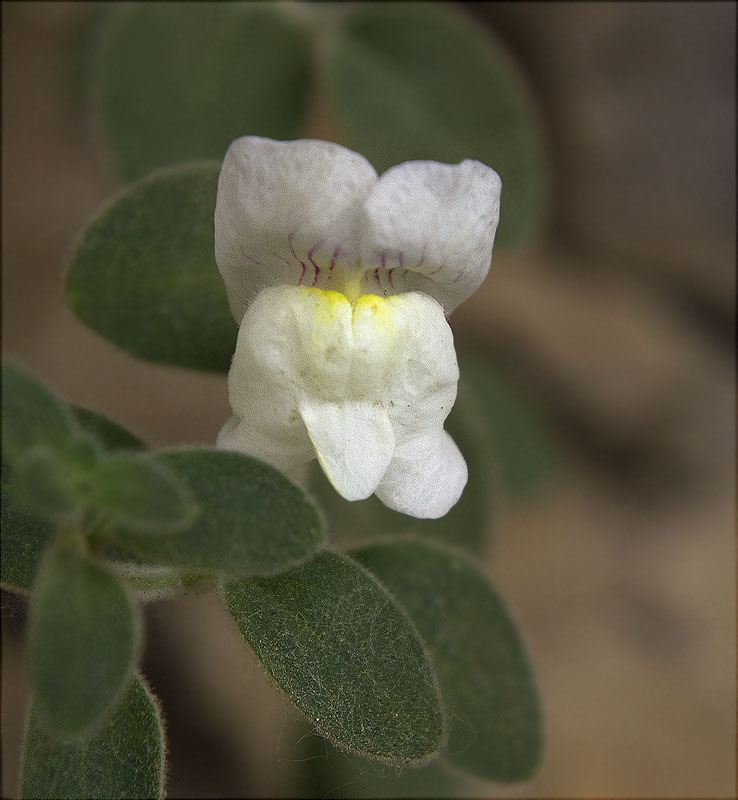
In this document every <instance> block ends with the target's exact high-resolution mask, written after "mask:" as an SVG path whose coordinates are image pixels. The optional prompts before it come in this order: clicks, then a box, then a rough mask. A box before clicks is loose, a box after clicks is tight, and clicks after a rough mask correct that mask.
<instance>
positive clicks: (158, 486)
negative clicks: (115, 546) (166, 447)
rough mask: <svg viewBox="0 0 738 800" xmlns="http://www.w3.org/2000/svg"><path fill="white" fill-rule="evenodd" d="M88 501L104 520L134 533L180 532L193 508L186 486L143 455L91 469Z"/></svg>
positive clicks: (112, 458) (113, 458)
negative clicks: (119, 524)
mask: <svg viewBox="0 0 738 800" xmlns="http://www.w3.org/2000/svg"><path fill="white" fill-rule="evenodd" d="M87 497H88V499H89V501H90V502H91V503H92V504H93V505H94V506H95V507H96V508H97V509H99V510H100V511H102V512H103V513H104V514H105V515H106V516H107V517H109V518H112V519H114V520H116V521H118V522H120V523H121V524H123V525H126V526H129V527H131V528H134V529H136V530H143V531H151V532H155V533H160V532H162V531H168V530H181V529H182V528H183V527H184V526H185V525H186V524H187V521H188V520H189V519H190V518H191V517H192V516H193V515H194V513H195V506H194V503H193V500H192V498H191V497H190V493H189V491H188V489H187V487H186V485H185V484H184V483H183V482H182V481H180V480H179V479H178V477H177V475H176V474H174V473H173V472H172V471H171V470H168V469H167V468H166V467H165V466H163V465H162V464H161V463H160V462H158V461H155V460H154V459H152V458H150V457H148V456H146V455H132V454H131V455H129V454H128V453H116V454H114V455H108V456H104V457H103V458H102V459H100V461H99V462H98V463H97V464H96V465H95V467H94V470H93V471H92V473H91V475H90V483H89V486H88V487H87Z"/></svg>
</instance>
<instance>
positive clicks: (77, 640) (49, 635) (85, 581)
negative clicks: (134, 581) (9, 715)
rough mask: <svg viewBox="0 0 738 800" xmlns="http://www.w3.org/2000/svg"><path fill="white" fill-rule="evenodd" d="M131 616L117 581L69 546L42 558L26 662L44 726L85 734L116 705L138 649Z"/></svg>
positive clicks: (62, 543)
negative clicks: (27, 661)
mask: <svg viewBox="0 0 738 800" xmlns="http://www.w3.org/2000/svg"><path fill="white" fill-rule="evenodd" d="M139 638H140V633H139V621H138V611H137V609H136V607H135V606H134V604H133V602H132V600H131V598H130V596H129V594H128V592H127V591H126V589H125V588H124V586H123V584H122V583H121V581H120V580H119V579H118V578H117V577H116V576H115V575H114V574H113V573H112V572H110V571H109V570H108V568H107V567H104V566H103V565H102V564H101V563H99V562H97V561H95V560H93V559H92V558H91V557H90V556H88V555H87V554H86V553H85V552H84V551H83V550H82V547H81V543H79V542H77V541H76V540H74V541H71V542H68V541H60V542H58V543H56V544H55V545H54V546H53V547H52V548H51V549H50V550H49V551H48V552H47V554H46V555H45V557H44V560H43V562H42V564H41V567H40V569H39V573H38V577H37V579H36V583H35V585H34V588H33V599H32V602H31V612H30V622H29V634H28V658H29V670H30V677H31V683H32V686H33V688H34V690H35V697H36V705H37V710H38V712H39V714H41V715H43V718H44V720H45V721H46V723H47V724H48V725H49V727H50V728H51V729H53V730H55V731H58V732H60V733H64V734H77V733H80V732H83V731H88V730H89V729H91V728H92V727H93V726H94V725H95V724H96V723H98V722H100V721H101V720H102V718H103V717H104V715H105V714H106V713H107V712H108V711H110V710H111V709H112V708H113V706H114V705H115V703H116V702H117V701H118V700H119V699H120V696H121V694H122V693H123V691H124V689H125V687H126V686H127V685H128V682H129V679H130V676H131V672H132V670H133V668H134V666H135V661H136V658H137V656H138V647H139Z"/></svg>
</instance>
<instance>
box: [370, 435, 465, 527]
mask: <svg viewBox="0 0 738 800" xmlns="http://www.w3.org/2000/svg"><path fill="white" fill-rule="evenodd" d="M467 478H468V472H467V469H466V462H465V461H464V457H463V456H462V455H461V453H460V452H459V448H458V447H457V446H456V444H455V443H454V440H453V439H452V438H451V437H450V436H449V435H448V433H446V431H443V430H438V431H434V432H433V433H429V434H426V435H425V436H416V437H415V438H413V439H408V440H407V441H405V442H403V443H401V444H398V445H397V447H396V448H395V453H394V456H393V458H392V461H391V463H390V465H389V468H388V469H387V472H386V473H385V475H384V477H383V478H382V481H381V483H380V484H379V486H378V487H377V489H376V495H377V497H378V498H379V499H380V500H381V501H382V502H383V503H384V504H385V505H386V506H389V507H390V508H393V509H394V510H395V511H401V512H402V513H403V514H410V515H411V516H413V517H419V518H421V519H437V518H438V517H442V516H444V514H446V513H448V511H449V510H450V509H451V508H452V507H453V506H454V505H455V504H456V502H457V501H458V500H459V498H460V497H461V493H462V492H463V491H464V486H466V481H467Z"/></svg>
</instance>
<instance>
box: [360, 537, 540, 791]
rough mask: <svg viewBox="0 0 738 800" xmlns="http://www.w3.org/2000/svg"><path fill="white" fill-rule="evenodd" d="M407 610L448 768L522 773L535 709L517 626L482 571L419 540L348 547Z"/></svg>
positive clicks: (509, 777) (527, 771)
mask: <svg viewBox="0 0 738 800" xmlns="http://www.w3.org/2000/svg"><path fill="white" fill-rule="evenodd" d="M352 555H353V557H354V558H356V559H357V560H358V561H359V562H360V563H361V564H363V565H364V566H365V567H366V568H367V569H369V570H370V571H371V572H372V573H373V574H374V575H376V576H377V578H379V580H380V581H381V582H382V583H383V584H384V585H385V586H386V587H387V589H388V590H389V591H390V593H391V594H392V595H393V596H394V597H395V598H396V599H397V600H398V601H399V602H400V603H401V604H402V606H403V607H404V608H405V609H406V611H407V613H408V614H409V616H410V618H411V619H412V621H413V622H414V624H415V626H416V627H417V629H418V631H419V632H420V635H421V636H422V638H423V640H424V642H425V644H426V646H427V648H428V651H429V653H430V656H431V660H432V662H433V665H434V667H435V669H436V672H437V674H438V680H439V684H440V687H441V693H442V696H443V700H444V710H445V713H446V718H447V724H448V727H449V739H448V745H447V748H446V749H445V750H444V757H445V758H446V759H447V760H448V762H449V763H451V764H452V765H454V766H455V767H458V768H461V769H463V770H465V771H467V772H469V773H472V774H474V775H476V776H479V777H482V778H486V779H488V780H494V781H500V782H513V781H519V780H523V779H525V778H527V777H529V776H530V775H531V774H532V773H533V771H534V770H535V768H536V766H537V764H538V761H539V758H540V752H541V715H540V709H539V705H538V696H537V693H536V689H535V685H534V681H533V676H532V673H531V670H530V667H529V666H528V661H527V658H526V655H525V651H524V649H523V645H522V643H521V641H520V637H519V635H518V632H517V629H516V627H515V624H514V622H513V621H512V619H511V618H510V615H509V613H508V611H507V609H506V608H505V605H504V604H503V602H502V600H501V599H500V598H499V596H498V595H497V593H496V592H495V591H494V589H493V588H492V586H491V584H490V583H489V581H488V580H487V579H486V577H485V576H484V575H483V574H482V573H481V572H479V570H477V569H476V568H475V567H474V566H472V565H471V564H470V563H469V562H468V561H467V559H466V557H465V556H462V555H461V554H460V553H457V552H454V551H452V550H450V549H446V548H444V547H442V546H439V545H431V544H430V543H426V542H421V541H418V540H406V541H401V540H400V541H395V542H382V543H377V544H373V545H368V546H365V547H362V548H360V549H357V550H355V551H353V553H352Z"/></svg>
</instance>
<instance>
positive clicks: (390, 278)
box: [387, 267, 395, 289]
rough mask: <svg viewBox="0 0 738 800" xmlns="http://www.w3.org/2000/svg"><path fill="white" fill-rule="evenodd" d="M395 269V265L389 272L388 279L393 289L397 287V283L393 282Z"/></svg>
mask: <svg viewBox="0 0 738 800" xmlns="http://www.w3.org/2000/svg"><path fill="white" fill-rule="evenodd" d="M394 271H395V268H394V267H392V268H391V269H390V271H389V272H388V273H387V280H388V281H389V285H390V286H391V287H392V288H393V289H394V288H395V284H394V283H392V273H393V272H394Z"/></svg>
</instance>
